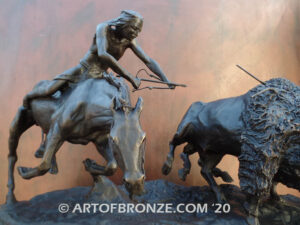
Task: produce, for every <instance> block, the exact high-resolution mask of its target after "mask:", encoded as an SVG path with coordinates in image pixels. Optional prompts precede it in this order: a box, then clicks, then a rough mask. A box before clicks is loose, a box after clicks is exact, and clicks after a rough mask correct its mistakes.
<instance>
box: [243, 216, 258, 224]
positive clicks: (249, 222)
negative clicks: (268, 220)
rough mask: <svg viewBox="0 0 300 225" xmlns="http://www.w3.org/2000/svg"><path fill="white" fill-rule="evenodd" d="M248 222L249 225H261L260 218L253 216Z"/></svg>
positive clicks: (248, 218)
mask: <svg viewBox="0 0 300 225" xmlns="http://www.w3.org/2000/svg"><path fill="white" fill-rule="evenodd" d="M246 221H247V224H248V225H260V223H259V220H258V218H257V217H255V216H252V215H251V216H248V217H247V219H246Z"/></svg>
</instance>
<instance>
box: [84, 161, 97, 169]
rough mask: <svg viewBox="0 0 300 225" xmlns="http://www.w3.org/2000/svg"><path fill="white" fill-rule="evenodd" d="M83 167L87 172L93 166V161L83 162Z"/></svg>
mask: <svg viewBox="0 0 300 225" xmlns="http://www.w3.org/2000/svg"><path fill="white" fill-rule="evenodd" d="M83 164H84V167H85V169H86V170H87V171H89V169H90V168H91V167H92V165H93V164H95V161H93V160H91V159H86V160H84V161H83Z"/></svg>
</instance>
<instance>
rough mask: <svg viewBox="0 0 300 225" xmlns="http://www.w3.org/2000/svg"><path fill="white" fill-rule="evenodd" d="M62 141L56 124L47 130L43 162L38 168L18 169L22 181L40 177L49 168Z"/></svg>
mask: <svg viewBox="0 0 300 225" xmlns="http://www.w3.org/2000/svg"><path fill="white" fill-rule="evenodd" d="M63 142H64V140H63V138H62V136H61V131H60V129H59V126H58V124H57V123H55V124H54V125H53V126H52V127H51V128H50V130H49V133H48V135H47V139H46V149H45V153H44V157H43V160H42V162H41V164H40V165H39V166H38V167H35V168H27V167H18V171H19V174H20V175H21V176H22V177H23V178H24V179H31V178H33V177H37V176H42V175H44V174H45V173H47V172H48V171H49V170H50V168H51V162H52V160H53V159H54V157H55V154H56V152H57V151H58V149H59V148H60V147H61V145H62V144H63Z"/></svg>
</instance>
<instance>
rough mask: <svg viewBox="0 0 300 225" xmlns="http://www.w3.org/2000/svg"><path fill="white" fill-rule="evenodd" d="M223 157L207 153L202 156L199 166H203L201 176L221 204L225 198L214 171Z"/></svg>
mask: <svg viewBox="0 0 300 225" xmlns="http://www.w3.org/2000/svg"><path fill="white" fill-rule="evenodd" d="M222 157H223V155H219V154H214V153H210V152H206V153H203V154H201V156H200V159H199V162H198V163H199V165H200V166H201V174H202V176H203V177H204V179H205V180H206V181H207V183H208V184H209V185H210V187H211V188H212V190H213V192H214V193H215V195H216V198H217V201H218V202H220V203H223V202H225V196H224V195H223V193H222V192H221V190H220V188H219V186H218V185H217V183H216V181H215V179H214V177H213V173H212V170H213V169H214V168H215V167H216V166H217V165H218V163H219V162H220V161H221V159H222Z"/></svg>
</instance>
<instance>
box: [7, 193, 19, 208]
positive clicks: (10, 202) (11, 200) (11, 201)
mask: <svg viewBox="0 0 300 225" xmlns="http://www.w3.org/2000/svg"><path fill="white" fill-rule="evenodd" d="M16 202H17V199H16V197H15V195H14V194H13V193H12V192H9V193H8V194H7V195H6V202H5V204H6V205H13V204H15V203H16Z"/></svg>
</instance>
